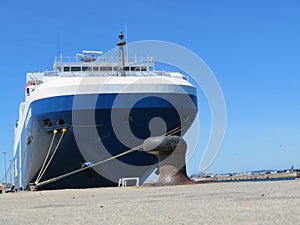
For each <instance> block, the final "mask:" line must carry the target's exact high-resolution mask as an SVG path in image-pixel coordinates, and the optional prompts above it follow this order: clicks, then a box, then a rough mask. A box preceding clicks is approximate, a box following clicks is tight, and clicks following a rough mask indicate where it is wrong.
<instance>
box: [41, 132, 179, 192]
mask: <svg viewBox="0 0 300 225" xmlns="http://www.w3.org/2000/svg"><path fill="white" fill-rule="evenodd" d="M183 129H184V127H183V126H179V127H176V128H174V129H173V130H171V131H169V132H167V133H165V134H163V135H161V136H170V135H172V134H175V133H177V132H179V131H181V130H183ZM142 147H143V144H141V145H138V146H136V147H134V148H131V149H129V150H127V151H125V152H122V153H120V154H118V155H115V156H112V157H110V158H107V159H104V160H102V161H99V162H97V163H94V164H92V165H90V166H87V167H84V168H80V169H77V170H74V171H72V172H69V173H65V174H63V175H60V176H57V177H53V178H51V179H48V180H45V181H42V182H35V187H36V188H38V187H41V186H44V185H46V184H50V183H53V182H56V181H58V180H61V179H63V178H66V177H68V176H71V175H73V174H76V173H79V172H81V171H84V170H86V169H89V168H93V167H95V166H98V165H100V164H102V163H105V162H108V161H110V160H113V159H116V158H118V157H121V156H123V155H127V154H129V153H131V152H134V151H137V150H139V149H141V148H142Z"/></svg>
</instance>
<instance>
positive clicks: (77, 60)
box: [54, 56, 154, 64]
mask: <svg viewBox="0 0 300 225" xmlns="http://www.w3.org/2000/svg"><path fill="white" fill-rule="evenodd" d="M89 60H90V61H89ZM120 61H121V60H120V58H119V57H105V56H102V57H94V58H92V57H90V58H88V57H87V58H85V57H84V58H82V57H80V56H76V57H65V56H63V57H62V56H60V57H55V59H54V63H89V64H93V63H99V62H100V63H119V62H120ZM126 63H151V64H152V63H154V59H153V57H150V56H147V57H135V56H134V57H126V58H125V64H126Z"/></svg>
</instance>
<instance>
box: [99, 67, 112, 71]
mask: <svg viewBox="0 0 300 225" xmlns="http://www.w3.org/2000/svg"><path fill="white" fill-rule="evenodd" d="M111 70H112V67H110V66H107V67H106V66H103V67H100V71H111Z"/></svg>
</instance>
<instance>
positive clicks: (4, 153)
mask: <svg viewBox="0 0 300 225" xmlns="http://www.w3.org/2000/svg"><path fill="white" fill-rule="evenodd" d="M6 153H7V152H2V154H3V155H4V173H5V183H6V184H7V176H6Z"/></svg>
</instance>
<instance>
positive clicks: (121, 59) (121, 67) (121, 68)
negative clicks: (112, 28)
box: [117, 31, 126, 76]
mask: <svg viewBox="0 0 300 225" xmlns="http://www.w3.org/2000/svg"><path fill="white" fill-rule="evenodd" d="M119 38H120V41H119V42H118V43H117V46H119V71H120V73H121V76H126V74H125V71H124V67H125V59H124V49H123V46H124V45H126V42H125V41H124V35H123V34H122V31H120V34H119Z"/></svg>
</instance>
